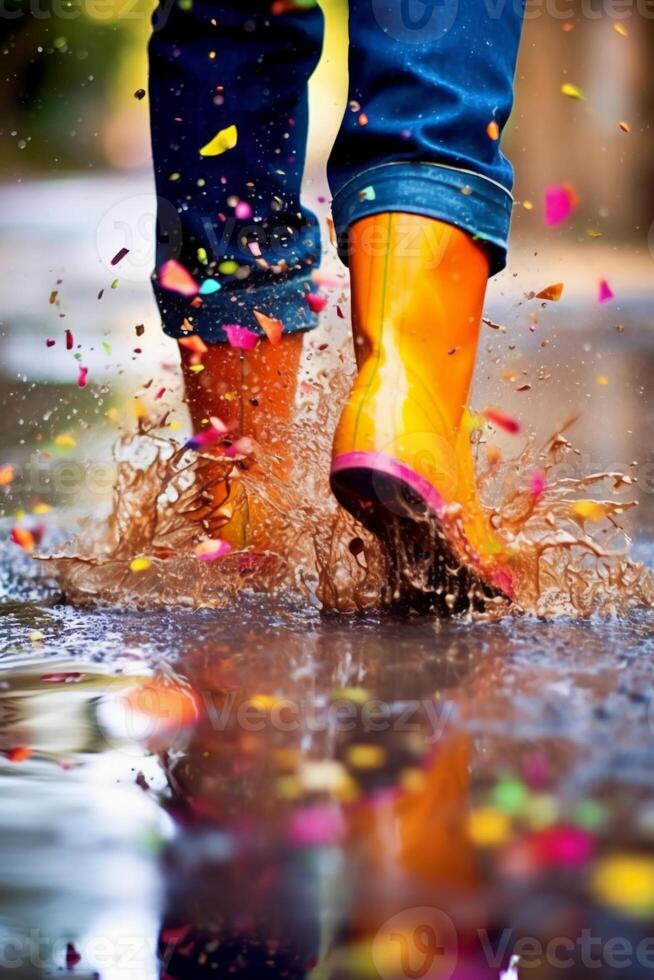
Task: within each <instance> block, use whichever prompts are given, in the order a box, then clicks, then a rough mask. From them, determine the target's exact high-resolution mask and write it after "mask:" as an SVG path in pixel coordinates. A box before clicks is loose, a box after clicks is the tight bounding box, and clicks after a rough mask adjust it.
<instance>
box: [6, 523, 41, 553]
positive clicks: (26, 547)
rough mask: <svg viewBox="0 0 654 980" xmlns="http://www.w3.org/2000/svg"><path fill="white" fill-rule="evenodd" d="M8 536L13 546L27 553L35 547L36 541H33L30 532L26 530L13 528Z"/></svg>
mask: <svg viewBox="0 0 654 980" xmlns="http://www.w3.org/2000/svg"><path fill="white" fill-rule="evenodd" d="M9 536H10V538H11V540H12V541H13V542H14V544H17V545H18V547H19V548H22V549H23V551H28V552H31V551H34V549H35V547H36V541H35V539H34V535H33V534H32V532H31V531H28V530H27V528H25V527H14V528H12V529H11V532H10V535H9Z"/></svg>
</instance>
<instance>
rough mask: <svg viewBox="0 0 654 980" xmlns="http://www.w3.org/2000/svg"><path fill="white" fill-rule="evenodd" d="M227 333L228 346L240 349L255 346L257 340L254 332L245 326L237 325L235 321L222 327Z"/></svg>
mask: <svg viewBox="0 0 654 980" xmlns="http://www.w3.org/2000/svg"><path fill="white" fill-rule="evenodd" d="M223 330H224V331H225V333H226V334H227V340H228V342H229V345H230V347H237V348H239V349H240V350H252V349H253V348H254V347H256V346H257V341H258V340H259V338H258V336H257V334H256V333H254V332H253V331H252V330H248V328H247V327H239V326H238V324H236V323H230V324H227V325H226V326H224V327H223Z"/></svg>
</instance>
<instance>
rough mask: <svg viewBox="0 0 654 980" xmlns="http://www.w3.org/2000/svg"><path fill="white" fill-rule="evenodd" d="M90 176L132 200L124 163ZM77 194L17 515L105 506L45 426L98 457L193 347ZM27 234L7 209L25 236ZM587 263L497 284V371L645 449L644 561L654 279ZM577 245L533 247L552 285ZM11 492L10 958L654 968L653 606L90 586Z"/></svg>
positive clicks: (264, 971)
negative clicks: (21, 542)
mask: <svg viewBox="0 0 654 980" xmlns="http://www.w3.org/2000/svg"><path fill="white" fill-rule="evenodd" d="M95 186H96V188H97V187H99V188H100V189H99V190H98V193H97V194H96V196H95V197H94V201H95V202H96V203H97V206H98V208H99V210H101V211H102V213H103V214H105V213H107V212H111V211H112V208H114V206H115V194H114V196H113V197H112V194H113V193H114V191H115V187H114V191H112V188H111V185H107V184H103V185H101V186H100V185H95ZM141 189H142V184H141V183H139V184H138V186H135V187H134V194H135V195H136V196H138V194H140V193H141ZM100 191H101V192H102V193H100ZM66 194H67V190H66V188H62V194H61V196H60V197H56V196H55V198H54V203H53V205H52V207H53V211H54V212H55V213H57V208H59V209H60V215H61V214H63V212H64V211H66V200H67V197H66ZM103 195H104V196H103ZM123 196H125V195H123ZM126 196H127V197H129V196H130V195H126ZM94 206H95V205H94ZM122 213H123V212H122V211H121V212H120V214H122ZM5 215H6V210H5ZM119 216H120V215H119ZM4 220H5V227H6V223H7V221H8V220H9V219H7V218H6V217H5V219H4ZM76 220H77V219H76V218H75V216H71V217H70V222H69V225H70V227H71V228H72V231H70V239H69V241H68V244H67V249H68V252H69V254H68V257H67V259H66V261H65V262H64V263H62V264H63V265H65V266H66V269H65V270H64V269H62V268H59V267H58V265H57V263H58V262H59V258H60V257H59V256H57V257H56V261H55V260H54V259H53V261H52V262H50V261H49V260H47V259H45V260H44V259H43V258H40V259H39V261H45V262H46V265H47V269H45V268H43V269H41V272H40V273H39V279H38V281H39V282H40V283H42V282H44V281H46V280H47V282H48V287H47V289H46V290H45V293H44V295H43V296H39V297H38V298H35V297H29V298H26V297H25V294H24V293H23V299H22V300H21V296H20V295H19V293H20V290H18V287H17V284H16V282H13V281H10V282H8V283H7V285H6V286H5V287H3V288H4V293H3V303H4V311H5V316H6V318H7V320H8V332H7V336H6V338H5V339H4V341H3V351H6V352H8V357H7V359H5V361H4V366H3V369H2V370H3V378H2V387H3V411H4V412H5V413H6V423H7V424H6V425H5V427H4V433H3V453H4V454H5V460H3V461H6V459H8V458H9V457H8V455H7V454H10V455H11V459H12V462H14V463H15V465H16V466H17V468H18V469H20V473H19V479H17V481H16V484H15V485H14V486H13V487H12V488H11V491H10V492H9V491H6V492H7V494H8V496H7V498H6V507H5V511H6V513H7V514H8V515H12V513H13V511H14V510H15V509H16V508H17V507H18V506H21V505H22V506H24V507H25V508H26V509H27V510H29V509H30V508H32V509H33V508H34V507H35V504H36V502H37V500H47V502H48V503H49V504H50V505H52V506H56V507H59V509H60V511H61V512H62V513H63V514H64V515H65V514H66V513H68V512H69V511H70V512H71V513H72V510H71V509H72V508H73V507H74V508H75V513H77V512H78V511H79V510H86V511H87V512H90V513H94V512H95V511H96V509H97V507H98V506H99V502H101V501H103V500H105V498H106V495H107V491H108V488H109V486H110V483H111V480H110V479H109V483H108V484H107V481H106V480H104V482H103V479H104V477H105V476H106V474H105V473H104V471H102V472H101V473H100V472H99V474H98V480H97V490H92V491H91V492H84V493H80V476H79V474H77V475H73V476H69V477H67V479H66V480H65V481H64V480H62V481H61V483H60V485H56V486H53V485H52V483H51V482H49V477H48V475H47V473H46V476H45V477H43V480H44V482H43V483H39V485H38V486H37V485H36V484H35V473H34V470H29V468H28V467H27V466H26V461H27V462H29V461H30V460H33V459H34V454H35V446H37V447H38V443H39V436H40V438H41V440H43V442H44V444H47V446H48V451H49V452H51V453H52V454H53V458H54V459H55V461H56V459H57V457H56V445H55V444H54V443H53V442H52V440H53V439H54V438H55V436H56V435H57V434H61V433H62V432H64V431H66V432H68V431H73V432H74V434H75V437H76V439H77V440H78V447H77V455H76V457H75V458H78V459H80V460H81V461H82V467H83V469H84V468H85V467H88V465H89V464H90V462H92V461H94V460H95V461H97V460H98V459H102V458H105V457H106V455H107V453H108V448H109V445H110V442H111V439H112V437H113V430H111V427H110V426H109V425H108V424H107V422H106V412H107V411H108V410H109V409H110V408H111V407H112V406H113V407H115V409H116V411H121V412H123V411H125V409H124V405H125V401H126V400H128V399H131V398H132V396H133V392H134V389H135V388H136V387H138V386H139V385H142V384H143V383H144V382H146V381H147V379H148V377H149V376H150V374H151V373H152V369H153V364H155V363H160V362H161V361H162V360H163V361H164V362H166V360H167V359H168V360H170V372H171V378H172V377H173V369H174V350H173V351H171V348H170V346H169V345H167V344H166V342H162V341H161V339H160V337H159V335H158V333H156V330H155V327H156V324H155V319H154V311H153V309H152V306H151V301H150V298H149V295H148V294H147V275H146V276H145V280H144V278H143V275H141V278H140V279H138V278H135V279H134V281H133V282H132V284H131V285H130V281H129V277H126V278H127V281H123V282H121V284H120V285H119V286H118V288H117V289H115V290H113V291H110V289H111V287H110V282H109V272H108V270H107V269H106V268H105V267H104V266H102V263H101V261H100V259H99V258H98V252H97V250H96V251H93V249H94V248H95V245H93V244H92V243H91V242H88V243H87V242H84V241H82V240H80V235H79V233H78V232H75V221H76ZM48 227H49V225H48V223H47V222H46V224H45V226H44V230H43V234H47V229H48ZM66 227H68V226H66ZM112 227H113V226H112ZM61 228H62V224H61V221H60V220H55V219H53V220H52V231H53V234H58V235H61ZM21 236H22V237H21ZM34 240H35V239H34V236H33V235H32V238H30V233H29V229H28V230H27V231H25V228H24V227H22V228H21V229H20V233H19V232H18V231H17V232H16V237H15V239H14V241H15V247H16V249H17V251H16V253H15V254H16V256H17V259H16V261H17V263H18V259H19V258H20V255H21V254H23V253H21V252H20V248H21V247H24V248H25V249H26V250H27V251H29V248H30V242H32V244H33V243H34ZM21 242H22V243H23V244H22V245H21ZM87 246H88V247H87ZM103 247H104V246H103ZM111 247H112V248H113V244H112V245H111ZM109 250H110V249H109ZM100 251H101V252H102V248H101V249H100ZM25 254H26V253H25ZM112 254H113V253H112ZM583 254H584V256H585V255H586V253H583ZM39 255H41V256H43V253H42V252H40V253H39ZM71 255H72V256H74V257H75V261H74V262H72V263H71V262H69V261H68V260H69V259H70V257H71ZM6 258H7V256H6V255H5V259H6ZM142 261H143V263H144V264H147V257H146V258H144V259H142ZM525 261H526V260H525ZM584 263H585V259H584V260H583V261H582V260H580V261H579V270H580V272H579V278H578V280H577V282H578V283H581V285H580V286H578V290H577V294H576V295H577V299H576V300H575V302H576V303H577V305H576V306H575V303H574V302H571V305H570V306H569V307H567V308H565V307H564V308H563V310H564V312H563V313H561V312H560V311H558V312H556V314H554V313H552V312H551V311H549V310H548V311H544V312H542V313H541V320H540V323H539V324H538V326H536V327H535V329H533V330H532V329H530V326H529V324H530V323H531V326H534V323H533V322H532V321H530V320H529V316H528V315H527V316H526V317H525V315H524V309H523V306H522V304H524V303H525V302H527V301H525V298H524V291H525V290H526V289H527V285H528V284H527V282H526V281H523V279H522V278H521V279H520V285H519V286H516V287H511V289H509V287H510V280H509V279H506V280H504V282H505V285H504V287H501V288H499V287H498V289H499V292H498V294H497V296H496V298H495V299H493V300H492V303H491V305H490V307H489V312H490V313H491V315H492V319H493V320H494V321H495V320H498V321H499V320H502V322H503V324H504V323H506V326H507V333H506V334H504V333H502V332H498V331H494V330H493V328H488V329H489V332H488V333H487V334H486V335H485V344H486V347H487V348H488V347H490V348H491V350H490V351H488V350H487V352H486V359H485V361H484V363H483V367H482V369H481V370H480V372H479V377H478V394H477V396H476V397H477V398H478V399H484V398H490V397H495V398H497V397H498V393H501V397H502V398H503V401H502V404H503V405H505V406H506V407H507V409H509V410H512V411H518V410H520V411H523V412H524V413H525V414H530V417H531V418H533V424H534V428H535V429H536V430H537V431H539V432H540V433H541V435H548V434H551V432H552V431H553V429H554V428H555V427H556V426H557V425H558V424H560V422H561V421H562V420H563V418H564V417H565V416H566V415H567V414H568V413H569V412H571V411H574V410H577V409H578V408H579V407H580V406H581V407H584V405H586V406H588V409H587V411H586V412H585V414H584V415H583V416H582V418H581V420H580V422H579V424H578V425H579V429H578V430H577V431H576V435H575V441H576V444H577V445H579V446H580V447H581V450H580V452H581V455H580V457H576V458H575V459H578V460H579V462H578V463H577V462H576V461H575V460H573V463H574V465H575V466H577V465H578V466H579V467H581V468H582V470H581V471H582V472H585V473H587V472H589V469H590V468H598V469H599V468H601V467H604V466H609V467H610V468H615V469H628V468H629V467H630V466H631V465H632V462H633V461H634V460H638V461H639V462H640V467H639V468H638V473H639V475H640V491H639V494H638V496H639V499H640V502H641V506H640V508H639V509H638V510H637V511H635V512H634V514H633V516H631V517H630V522H631V523H630V525H629V526H630V529H631V532H632V534H633V536H634V538H635V546H634V549H635V553H636V555H637V556H638V557H640V558H641V559H644V560H645V561H647V562H650V554H651V546H650V541H651V532H650V528H651V503H650V501H651V490H652V487H654V480H651V478H650V473H649V468H648V467H651V460H650V456H649V454H650V445H649V433H650V431H651V408H649V409H648V407H647V406H648V404H649V405H651V401H650V402H648V400H647V395H648V391H647V385H648V383H649V379H650V378H651V376H652V361H653V359H654V345H652V340H651V336H650V332H649V328H650V320H651V309H652V305H651V296H650V295H649V294H646V293H643V294H642V295H641V294H640V293H637V292H634V291H633V290H631V289H630V287H629V283H628V281H627V278H625V280H624V282H625V288H624V295H623V296H622V297H621V309H620V310H619V312H618V311H616V310H615V309H613V310H610V311H606V310H602V311H601V315H599V314H597V311H596V307H595V306H593V305H592V302H594V301H591V300H590V299H586V298H585V296H586V294H585V293H584V289H585V288H586V287H585V286H584V285H583V284H584V283H588V282H590V283H591V284H592V281H593V275H594V273H589V272H588V269H587V268H586V266H585V264H584ZM71 266H74V268H75V269H79V270H81V271H76V272H75V273H71V271H70V270H71ZM619 268H620V269H622V268H623V266H619ZM558 271H560V269H559V270H558ZM46 272H47V275H48V276H49V275H50V274H51V278H52V285H51V288H52V289H54V288H56V287H57V279H59V278H62V277H63V278H64V282H63V283H61V284H60V286H59V288H60V290H61V294H62V300H61V303H62V305H57V303H56V302H55V303H54V304H52V305H51V304H48V296H47V295H46V294H47V292H48V290H49V288H50V280H49V279H47V276H46ZM556 274H557V267H556V266H554V267H547V268H545V267H542V268H541V267H539V269H538V270H537V272H534V271H533V270H532V271H531V272H530V276H531V280H532V281H531V282H530V285H531V286H536V285H538V286H539V287H542V286H544V285H545V284H546V281H550V280H551V281H554V279H555V278H556ZM620 274H621V273H620ZM620 274H616V276H617V278H618V279H619V278H620ZM521 275H522V273H521ZM584 276H585V277H586V278H584ZM626 276H627V273H626V272H625V277H626ZM67 277H68V278H69V279H70V285H69V286H68V283H67ZM536 277H538V282H534V281H533V279H534V278H536ZM541 278H542V279H543V281H542V282H541V281H540V279H541ZM573 278H574V277H573ZM10 279H11V277H10ZM102 287H105V288H106V289H107V293H106V296H105V297H103V299H102V300H100V301H98V300H97V299H96V296H97V292H98V290H99V289H100V288H102ZM123 287H124V288H123ZM68 288H69V292H67V289H68ZM588 288H589V290H590V286H589V287H588ZM502 289H504V290H505V295H504V297H502V295H501V292H502ZM17 290H18V291H17ZM12 296H13V299H12ZM106 297H108V298H109V300H110V301H111V305H107V304H105V305H103V303H105V299H106ZM96 303H97V306H96V305H95V304H96ZM502 304H504V305H502ZM96 310H102V311H103V312H102V315H101V316H100V315H97V316H96V312H95V311H96ZM566 310H567V312H566ZM62 314H63V315H62ZM548 317H549V319H548ZM648 317H649V320H648ZM141 322H144V323H145V325H146V329H145V335H144V338H143V339H142V340H139V345H142V348H143V353H141V354H138V355H137V354H134V353H133V350H132V348H133V347H134V346H135V341H134V340H133V326H134V324H135V323H141ZM87 324H88V325H90V326H88V327H87V326H86V325H87ZM618 325H620V326H624V327H625V329H624V331H622V330H620V331H618V330H617V326H618ZM64 326H71V327H72V328H74V330H75V331H77V333H78V336H79V339H80V340H83V341H84V345H85V350H84V354H85V356H86V355H87V354H88V353H89V352H88V348H89V347H95V348H96V351H95V353H94V356H95V357H96V360H95V361H91V362H90V363H91V364H92V365H96V367H97V371H98V374H99V376H100V378H101V380H102V382H103V383H105V382H106V384H107V390H106V391H98V392H97V395H98V397H97V399H96V400H94V401H93V403H92V404H89V400H88V399H86V400H84V398H83V395H84V392H80V391H79V390H78V389H77V388H76V386H75V384H74V377H75V375H74V373H72V368H74V367H75V365H74V364H73V365H71V364H70V363H69V360H66V358H65V357H64V356H63V352H62V351H60V350H59V348H58V349H57V354H56V358H55V359H54V360H48V359H47V358H46V354H45V348H44V338H45V336H48V335H49V334H50V333H53V332H54V331H55V330H58V331H59V333H57V336H58V337H59V336H60V335H61V332H62V330H63V327H64ZM19 337H20V342H19V341H18V338H19ZM102 339H105V340H107V339H108V341H110V343H111V344H112V345H113V346H114V350H116V349H117V350H118V351H119V352H118V353H114V352H112V353H111V354H109V355H107V354H106V352H104V351H103V348H102V345H101V341H102ZM544 340H547V344H543V341H544ZM121 345H122V346H121ZM511 345H513V349H511ZM60 346H61V345H60ZM516 348H517V353H516ZM507 370H509V376H510V379H511V380H509V379H508V377H507ZM522 371H527V372H529V374H530V381H532V382H533V388H534V390H533V391H531V392H528V393H526V394H524V393H518V391H517V389H518V387H520V379H518V380H516V375H519V374H520V373H521V372H522ZM121 372H122V373H121ZM598 376H601V377H606V380H607V381H608V382H609V383H608V384H604V383H600V384H599V385H598V384H597V377H598ZM112 378H114V379H116V380H115V383H113V384H112V385H109V381H110V380H111V379H112ZM171 386H174V382H173V381H171ZM554 395H556V397H554ZM525 399H527V401H526V402H525ZM599 399H603V400H599ZM553 406H554V407H553ZM21 420H22V422H21ZM9 447H12V448H11V450H10V448H9ZM591 464H592V467H591ZM571 465H572V464H571ZM40 472H41V471H40V470H39V473H40ZM632 472H633V469H632ZM50 475H51V474H50ZM101 477H102V479H101ZM84 487H85V489H86V490H88V482H87V483H85V484H84ZM48 519H49V518H47V517H44V518H43V520H44V521H45V522H46V523H47V520H48ZM14 520H15V517H13V516H8V517H7V518H5V519H4V520H3V534H2V539H3V542H5V545H4V548H5V550H4V551H3V560H2V578H1V580H0V589H1V595H2V601H1V603H0V828H1V831H2V832H1V833H0V868H1V872H0V875H1V882H2V885H1V888H0V975H2V976H7V977H15V978H17V980H23V978H25V980H31V978H41V977H47V976H59V975H62V972H63V974H64V975H65V974H67V973H70V975H71V976H76V977H81V978H85V980H86V978H91V977H100V978H102V980H150V978H158V977H160V978H165V977H167V978H169V980H183V978H187V977H192V978H198V980H202V978H204V977H231V976H236V977H239V976H240V977H244V978H252V980H259V978H263V977H286V978H295V977H297V978H300V977H313V978H315V980H322V978H328V980H368V978H371V980H376V978H381V980H405V978H411V977H419V978H423V977H426V978H429V980H445V978H450V977H454V978H455V980H486V978H498V980H499V978H500V977H501V976H504V977H505V978H506V980H509V978H515V977H519V978H520V980H523V978H525V977H529V978H532V977H533V978H535V980H550V978H558V977H562V976H565V977H570V978H574V980H580V978H581V980H583V978H586V977H601V978H602V980H613V978H618V977H619V978H626V980H643V978H645V977H647V976H649V975H650V974H651V972H652V970H653V969H654V775H653V773H652V766H651V760H652V753H653V749H654V694H653V691H654V686H653V673H654V617H653V615H652V613H651V612H650V611H648V610H641V611H634V612H632V613H630V615H629V616H628V617H622V618H613V619H609V620H602V619H599V618H591V619H584V620H574V619H569V618H560V619H558V620H555V621H549V622H548V621H545V620H538V619H535V618H528V617H507V618H505V619H502V620H500V621H498V622H467V621H466V622H438V621H434V620H432V619H418V618H413V619H408V620H407V619H404V620H400V619H395V618H393V617H391V616H378V615H372V614H367V615H365V616H364V615H361V616H336V615H330V616H325V615H321V613H320V612H319V611H318V610H317V609H315V608H313V606H312V605H311V604H310V603H308V602H306V601H301V600H300V599H299V598H297V597H294V598H288V599H287V600H280V598H279V597H266V596H261V595H243V597H242V598H241V599H240V600H239V601H238V603H236V604H235V605H233V606H232V607H230V608H227V609H222V610H198V611H190V610H181V609H170V610H164V611H162V610H156V611H138V610H130V609H124V610H112V609H100V608H87V609H76V608H73V607H70V606H68V605H66V604H64V603H62V602H61V596H60V595H59V592H58V590H57V587H56V585H53V584H49V583H48V582H47V581H43V580H42V579H41V577H40V571H39V569H38V568H36V567H35V563H34V562H33V561H32V560H31V559H30V558H29V557H28V556H26V555H25V554H24V553H23V552H22V551H20V549H18V548H17V547H15V545H13V544H11V543H10V542H9V541H8V535H9V529H10V527H11V526H12V524H13V522H14ZM98 520H100V518H98ZM62 523H65V520H64V521H63V522H62ZM516 957H519V963H517V962H516Z"/></svg>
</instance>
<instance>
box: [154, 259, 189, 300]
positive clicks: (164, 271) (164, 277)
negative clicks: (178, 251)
mask: <svg viewBox="0 0 654 980" xmlns="http://www.w3.org/2000/svg"><path fill="white" fill-rule="evenodd" d="M159 282H160V283H161V285H162V286H163V288H164V289H169V290H170V291H171V292H173V293H180V295H182V296H195V294H196V293H197V291H198V284H197V282H196V281H195V279H194V278H193V276H192V275H191V273H190V272H189V271H188V270H187V269H185V268H184V266H183V265H182V264H181V262H178V261H177V260H176V259H168V261H167V262H164V264H163V265H162V266H161V269H160V270H159Z"/></svg>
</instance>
